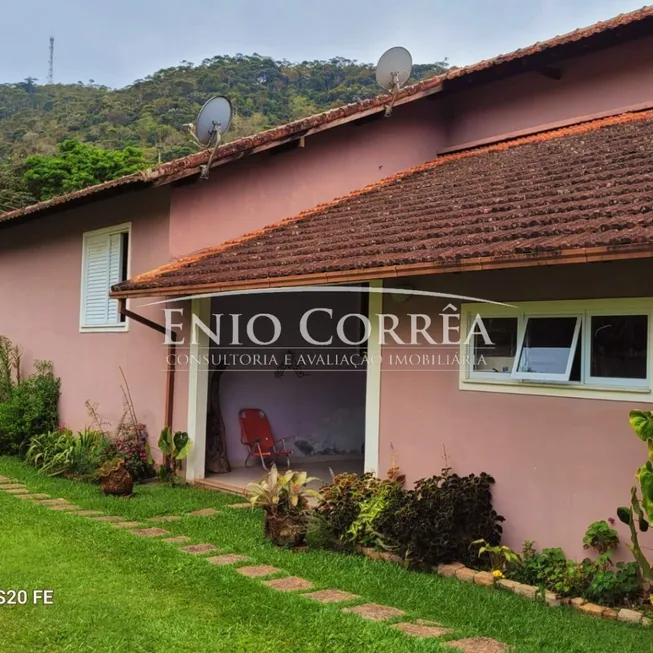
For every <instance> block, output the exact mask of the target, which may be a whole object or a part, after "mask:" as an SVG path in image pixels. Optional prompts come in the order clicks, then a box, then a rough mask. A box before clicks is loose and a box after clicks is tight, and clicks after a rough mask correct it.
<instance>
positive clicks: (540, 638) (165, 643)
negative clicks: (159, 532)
mask: <svg viewBox="0 0 653 653" xmlns="http://www.w3.org/2000/svg"><path fill="white" fill-rule="evenodd" d="M0 475H5V476H10V477H12V478H16V479H18V480H19V481H21V482H23V483H25V484H27V486H28V487H29V489H30V490H32V491H34V492H45V493H47V494H50V495H51V496H52V497H64V498H66V499H69V500H70V501H71V502H73V503H76V504H77V505H79V506H82V507H84V508H89V509H90V508H93V509H98V510H102V511H103V512H105V513H106V514H114V515H122V516H124V517H126V518H129V519H134V520H143V519H145V518H147V517H151V516H155V515H163V514H183V513H184V512H189V511H191V510H196V509H198V508H205V507H210V506H213V507H216V508H221V507H223V506H225V507H224V510H223V511H222V512H221V513H220V514H219V515H216V516H213V517H188V518H186V519H183V520H181V521H177V522H170V523H167V524H163V525H162V526H163V528H165V529H166V530H169V531H170V532H171V533H172V534H176V535H177V534H178V535H181V534H183V535H188V536H190V537H191V538H192V539H193V542H194V543H212V544H215V545H217V546H219V547H221V549H222V550H223V551H226V552H237V553H243V554H247V555H249V556H251V557H252V558H253V560H254V561H255V562H256V563H262V564H272V565H275V566H277V567H280V568H281V569H283V570H284V571H286V572H287V573H288V574H293V575H298V576H301V577H303V578H306V579H308V580H311V581H312V582H313V583H314V584H315V586H316V588H317V589H321V588H338V589H342V590H347V591H350V592H355V593H356V594H360V595H362V596H363V597H364V599H366V600H367V601H374V602H377V603H382V604H385V605H390V606H395V607H398V608H401V609H403V610H405V611H406V612H407V613H408V615H409V618H423V619H431V620H434V621H438V622H440V623H442V624H443V625H445V626H448V627H451V628H453V629H454V630H455V637H449V639H452V638H460V637H492V638H495V639H497V640H500V641H502V642H506V643H508V644H512V645H514V647H515V648H514V651H515V652H516V653H535V652H537V653H622V652H624V653H626V652H628V653H634V652H639V651H642V652H649V651H651V652H653V629H651V630H647V629H644V628H641V627H637V626H627V625H623V624H617V623H612V622H606V621H601V620H594V619H592V618H590V617H586V616H584V615H580V614H578V613H576V612H573V611H572V610H571V609H569V608H557V609H555V608H547V607H545V606H543V605H540V604H537V603H534V602H531V601H528V600H526V599H522V598H520V597H518V596H514V595H512V594H507V593H503V592H498V591H491V590H488V589H486V588H483V587H478V586H469V585H465V584H463V583H460V582H459V581H457V580H454V579H447V578H439V577H437V576H434V575H426V574H420V573H416V572H409V571H405V570H403V569H400V568H398V567H396V566H394V565H391V564H387V563H382V562H371V561H369V560H367V559H364V558H360V557H357V556H350V555H343V554H339V553H332V552H327V551H311V552H304V553H300V552H296V553H294V552H291V551H283V550H277V549H275V548H274V547H273V546H272V545H271V544H269V543H268V542H267V541H266V540H265V539H264V538H263V536H262V525H261V521H262V517H261V514H260V513H259V512H251V511H248V510H244V511H243V510H234V509H231V508H227V507H226V506H227V505H228V504H230V503H235V502H239V501H242V499H239V498H238V497H234V496H231V495H226V494H220V493H215V492H209V491H204V490H195V489H189V488H175V489H171V488H167V487H147V486H145V487H143V486H137V488H136V496H135V497H134V498H132V499H113V498H106V497H104V496H103V495H102V494H101V492H100V490H99V489H98V488H97V487H95V486H90V485H84V484H80V483H75V482H71V481H67V480H65V479H58V478H47V477H44V476H42V475H40V474H38V473H37V472H36V471H35V470H33V469H32V468H30V467H27V466H25V465H23V464H22V463H20V462H18V461H17V460H15V459H11V458H1V457H0ZM0 516H1V517H2V523H1V526H0V589H12V588H13V589H21V588H24V589H28V590H33V589H53V590H54V605H52V606H24V607H19V606H12V607H7V606H0V651H1V652H2V653H19V652H20V653H36V652H39V651H43V652H44V653H45V652H47V653H60V652H61V653H63V652H66V653H69V652H70V653H86V652H89V653H90V652H93V653H100V652H101V653H118V652H120V653H140V652H157V653H158V652H160V653H185V652H188V653H212V652H214V651H221V652H222V651H224V652H229V653H233V652H235V651H251V652H255V653H262V652H267V651H275V652H277V651H300V652H302V653H308V652H316V653H317V652H320V653H322V652H324V653H327V652H329V653H331V652H338V651H343V652H345V651H346V652H347V653H353V652H354V651H356V652H358V651H369V652H371V653H395V652H397V653H403V652H405V653H420V652H422V651H451V649H449V648H446V647H443V646H442V643H441V641H435V640H416V639H414V638H409V637H408V636H406V635H404V634H402V633H400V632H397V631H395V630H393V629H392V628H389V627H388V626H387V625H385V624H381V623H369V622H366V621H364V620H362V619H360V618H359V617H357V616H355V615H349V614H343V613H341V612H340V607H339V606H337V605H334V604H331V605H322V604H317V603H315V602H313V601H309V600H308V599H305V598H302V597H301V596H299V595H292V594H287V593H281V592H277V591H274V590H272V589H269V588H267V587H265V586H264V585H263V584H262V583H261V582H260V581H258V580H253V579H248V578H244V577H242V576H241V575H240V574H238V573H236V572H235V571H234V569H233V568H230V567H226V568H225V567H215V566H212V565H209V564H208V563H207V562H205V561H204V560H202V558H201V557H199V558H198V557H195V556H189V555H187V554H184V553H181V552H179V551H178V550H176V547H175V546H173V545H170V544H166V543H164V542H161V541H158V540H156V539H153V540H150V539H145V538H139V537H136V536H134V535H132V534H130V533H129V532H126V531H122V530H120V529H116V528H114V527H113V526H111V525H108V524H101V523H96V522H92V521H90V520H89V519H87V518H84V517H80V516H76V515H74V514H68V513H63V512H53V511H51V510H48V509H47V508H45V507H43V506H38V505H35V504H33V503H32V502H30V501H24V500H19V499H17V498H16V497H15V496H11V495H8V494H6V493H5V492H0ZM444 639H445V640H446V639H447V638H444Z"/></svg>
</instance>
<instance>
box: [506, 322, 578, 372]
mask: <svg viewBox="0 0 653 653" xmlns="http://www.w3.org/2000/svg"><path fill="white" fill-rule="evenodd" d="M574 317H575V318H576V326H575V327H574V335H573V338H572V340H571V348H570V350H569V355H568V356H567V366H566V368H565V371H564V372H563V373H560V374H554V373H552V374H546V373H544V372H520V371H519V361H520V359H521V355H522V352H523V350H524V342H525V341H526V332H527V331H528V321H529V320H537V319H542V318H552V319H555V318H574ZM522 319H523V329H522V333H521V337H519V338H518V340H517V342H518V346H517V355H516V356H515V362H514V364H513V366H512V374H511V377H512V378H513V379H519V380H522V381H552V382H563V383H569V376H570V375H571V368H572V366H573V364H574V356H575V355H576V346H577V345H578V334H579V333H580V328H581V324H582V323H583V316H582V315H530V314H529V315H524V316H523V318H522ZM584 344H585V343H583V345H584ZM581 360H582V352H581ZM581 379H582V376H581Z"/></svg>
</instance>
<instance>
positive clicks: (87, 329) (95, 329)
mask: <svg viewBox="0 0 653 653" xmlns="http://www.w3.org/2000/svg"><path fill="white" fill-rule="evenodd" d="M116 234H127V279H129V277H130V276H131V255H132V233H131V222H124V223H122V224H118V225H114V226H112V227H106V228H104V229H95V230H93V231H86V232H84V234H83V235H82V273H81V290H80V302H79V330H80V332H81V333H125V332H127V331H129V318H125V319H124V320H123V321H121V322H117V323H110V324H92V325H87V324H86V323H85V321H84V319H85V310H84V309H85V306H86V285H87V284H86V250H87V241H88V239H89V238H93V237H96V236H107V237H109V236H113V235H116ZM111 301H117V300H111Z"/></svg>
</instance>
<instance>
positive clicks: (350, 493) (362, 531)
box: [316, 473, 403, 545]
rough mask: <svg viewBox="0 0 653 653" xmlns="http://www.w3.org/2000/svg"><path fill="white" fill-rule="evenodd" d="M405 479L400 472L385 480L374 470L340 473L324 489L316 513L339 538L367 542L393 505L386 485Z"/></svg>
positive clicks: (321, 491) (343, 540) (333, 534)
mask: <svg viewBox="0 0 653 653" xmlns="http://www.w3.org/2000/svg"><path fill="white" fill-rule="evenodd" d="M402 482H403V478H402V477H397V476H396V475H395V476H394V477H392V476H391V477H390V478H388V479H387V480H383V479H380V478H377V477H376V476H374V474H370V473H366V474H362V475H358V474H353V473H345V474H338V475H336V476H334V477H333V482H332V483H331V484H330V485H325V486H323V487H322V488H320V493H321V495H322V500H321V501H320V503H319V504H318V507H317V510H316V513H317V515H318V516H319V517H320V518H321V519H323V520H324V522H325V523H326V524H327V527H328V528H329V530H330V531H331V533H332V536H333V537H334V538H335V539H338V540H340V541H341V542H347V541H349V542H354V543H357V544H364V545H367V544H368V542H367V541H366V537H367V536H368V535H369V534H370V531H371V527H372V522H373V521H375V520H376V518H377V517H379V516H380V514H381V513H382V512H383V510H384V509H387V508H388V507H389V506H388V505H387V504H388V502H389V501H388V500H389V496H384V495H385V492H386V490H385V487H386V486H388V485H392V484H399V485H401V483H402ZM361 511H363V515H362V516H361Z"/></svg>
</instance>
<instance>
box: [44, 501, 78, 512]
mask: <svg viewBox="0 0 653 653" xmlns="http://www.w3.org/2000/svg"><path fill="white" fill-rule="evenodd" d="M50 510H60V511H64V510H65V511H68V512H73V511H75V510H79V506H75V505H73V504H72V503H61V504H58V505H56V506H50Z"/></svg>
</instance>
